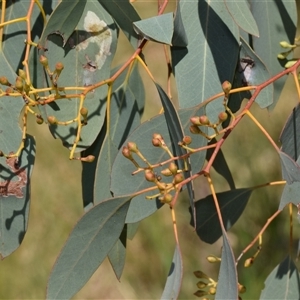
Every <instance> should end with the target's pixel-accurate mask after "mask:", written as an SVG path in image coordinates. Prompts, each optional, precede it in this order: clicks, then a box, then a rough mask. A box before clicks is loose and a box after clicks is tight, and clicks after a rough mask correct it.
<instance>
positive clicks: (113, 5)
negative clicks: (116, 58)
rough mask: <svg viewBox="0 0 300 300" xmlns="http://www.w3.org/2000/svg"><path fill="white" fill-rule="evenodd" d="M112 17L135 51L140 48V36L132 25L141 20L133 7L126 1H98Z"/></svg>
mask: <svg viewBox="0 0 300 300" xmlns="http://www.w3.org/2000/svg"><path fill="white" fill-rule="evenodd" d="M98 1H99V2H100V3H101V4H102V6H103V7H104V8H105V9H106V10H107V12H108V13H109V14H110V15H111V16H112V18H113V19H114V20H115V22H116V23H117V24H118V26H119V27H120V28H121V29H122V31H123V32H124V34H125V36H126V37H127V39H128V40H129V42H130V43H131V45H132V46H133V48H134V49H136V47H137V46H138V41H139V36H138V34H137V33H136V32H135V30H134V29H133V26H132V23H133V22H136V21H139V20H140V19H141V18H140V16H139V15H138V13H137V12H136V10H135V9H134V8H133V6H132V5H131V4H130V3H129V2H128V1H124V0H110V1H107V0H98Z"/></svg>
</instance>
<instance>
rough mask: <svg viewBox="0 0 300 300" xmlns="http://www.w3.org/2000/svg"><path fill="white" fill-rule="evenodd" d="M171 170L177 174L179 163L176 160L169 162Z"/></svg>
mask: <svg viewBox="0 0 300 300" xmlns="http://www.w3.org/2000/svg"><path fill="white" fill-rule="evenodd" d="M169 170H170V171H171V172H172V174H173V175H175V174H177V170H178V168H177V165H176V164H175V163H174V162H171V163H170V164H169Z"/></svg>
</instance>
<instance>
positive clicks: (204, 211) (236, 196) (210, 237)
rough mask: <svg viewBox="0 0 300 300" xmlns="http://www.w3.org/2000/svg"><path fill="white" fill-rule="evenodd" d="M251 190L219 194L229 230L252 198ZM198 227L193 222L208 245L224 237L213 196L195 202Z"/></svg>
mask: <svg viewBox="0 0 300 300" xmlns="http://www.w3.org/2000/svg"><path fill="white" fill-rule="evenodd" d="M251 192H252V190H251V189H245V188H244V189H236V190H231V191H226V192H222V193H217V198H218V203H219V206H220V209H221V214H222V218H223V223H224V226H225V229H226V230H229V229H230V228H231V227H232V226H233V225H234V224H235V222H236V221H237V220H238V219H239V217H240V216H241V214H242V213H243V211H244V209H245V207H246V205H247V203H248V200H249V198H250V196H251ZM195 210H196V226H195V225H194V223H193V221H192V220H191V225H192V226H194V227H195V228H196V232H197V235H198V236H199V237H200V239H201V240H202V241H204V242H206V243H209V244H213V243H214V242H216V241H217V240H218V239H219V238H220V237H221V236H222V228H221V226H220V224H219V223H220V222H219V218H218V215H217V211H216V207H215V204H214V200H213V197H212V195H208V196H207V197H205V198H204V199H201V200H199V201H196V202H195Z"/></svg>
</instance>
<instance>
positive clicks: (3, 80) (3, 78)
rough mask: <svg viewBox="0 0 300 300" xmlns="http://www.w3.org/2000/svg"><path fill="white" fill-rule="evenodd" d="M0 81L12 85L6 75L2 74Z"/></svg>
mask: <svg viewBox="0 0 300 300" xmlns="http://www.w3.org/2000/svg"><path fill="white" fill-rule="evenodd" d="M0 83H1V84H2V85H7V86H11V84H10V82H9V81H8V79H7V78H6V77H5V76H1V77H0Z"/></svg>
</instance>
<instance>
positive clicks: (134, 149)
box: [127, 142, 139, 153]
mask: <svg viewBox="0 0 300 300" xmlns="http://www.w3.org/2000/svg"><path fill="white" fill-rule="evenodd" d="M127 147H128V149H129V151H130V152H134V153H137V152H138V151H139V150H138V147H137V145H136V143H134V142H128V143H127Z"/></svg>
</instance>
